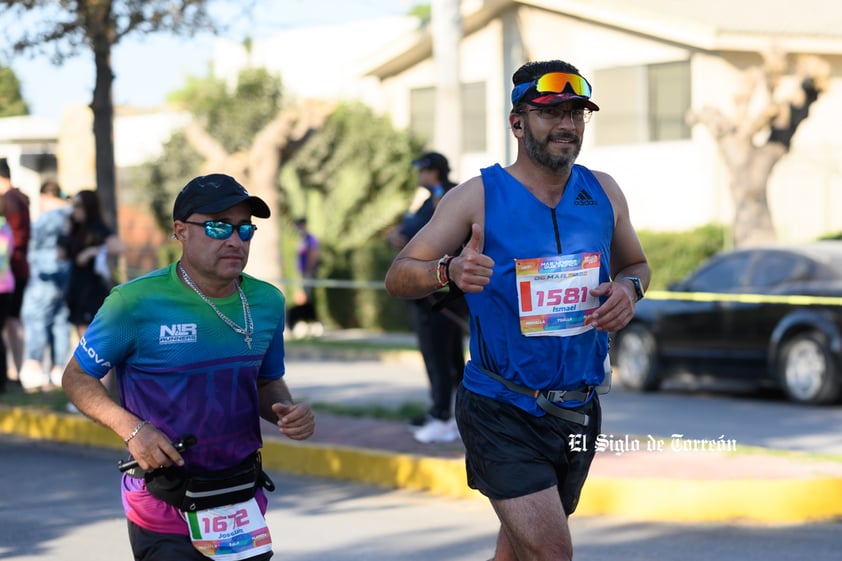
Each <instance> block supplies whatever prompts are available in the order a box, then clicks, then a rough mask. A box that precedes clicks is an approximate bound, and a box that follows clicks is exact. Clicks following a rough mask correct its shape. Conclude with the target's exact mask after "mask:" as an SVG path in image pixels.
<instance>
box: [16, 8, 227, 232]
mask: <svg viewBox="0 0 842 561" xmlns="http://www.w3.org/2000/svg"><path fill="white" fill-rule="evenodd" d="M210 1H211V0H144V1H139V0H123V1H119V0H110V1H109V0H64V1H62V2H58V3H57V2H54V1H52V0H0V6H2V7H3V8H2V9H3V10H4V15H5V16H6V22H7V23H8V22H10V21H12V20H18V21H24V20H26V21H34V23H33V24H32V25H31V26H29V25H27V26H18V27H16V26H12V25H6V26H5V28H4V31H5V32H6V33H7V35H9V36H11V37H14V39H13V48H14V51H15V52H17V53H48V52H49V53H51V55H52V60H53V62H54V63H55V64H61V63H62V62H63V61H64V60H65V59H66V58H69V57H72V56H76V55H77V54H79V52H80V51H82V50H89V51H90V52H91V54H92V55H93V59H94V67H95V85H94V91H93V98H92V100H91V104H90V107H91V110H92V111H93V117H94V125H93V130H94V146H95V159H96V163H95V166H96V186H97V191H98V192H99V195H100V198H101V200H102V205H103V212H104V213H105V215H106V219H107V220H108V221H109V222H110V223H111V224H112V225H116V224H117V193H116V170H115V164H114V122H113V121H114V104H113V100H112V91H111V90H112V83H113V82H114V72H113V70H112V67H111V50H112V49H113V47H114V46H115V45H117V44H118V43H119V42H120V41H121V40H123V39H124V38H125V37H126V36H128V35H131V34H138V33H139V34H148V33H155V32H160V31H167V32H173V33H184V32H186V33H193V32H196V31H198V30H200V29H207V30H212V29H213V25H212V23H211V20H210V17H209V15H208V12H207V5H208V4H209V3H210ZM129 71H130V70H129ZM137 71H139V72H148V69H147V68H139V69H137ZM150 79H152V80H154V79H155V78H154V76H150Z"/></svg>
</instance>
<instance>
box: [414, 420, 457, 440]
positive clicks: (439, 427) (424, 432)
mask: <svg viewBox="0 0 842 561" xmlns="http://www.w3.org/2000/svg"><path fill="white" fill-rule="evenodd" d="M413 438H415V440H417V441H418V442H423V443H424V444H429V443H431V442H453V441H455V440H456V439H457V438H459V429H457V428H456V419H452V418H451V419H448V420H447V421H442V420H440V419H431V420H430V421H429V422H428V423H427V424H426V425H424V426H423V427H421V428H420V429H418V430H417V431H415V434H414V435H413Z"/></svg>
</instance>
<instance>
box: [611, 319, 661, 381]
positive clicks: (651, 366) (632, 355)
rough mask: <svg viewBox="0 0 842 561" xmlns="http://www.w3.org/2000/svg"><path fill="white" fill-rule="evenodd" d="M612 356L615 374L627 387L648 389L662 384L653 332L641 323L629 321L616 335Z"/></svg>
mask: <svg viewBox="0 0 842 561" xmlns="http://www.w3.org/2000/svg"><path fill="white" fill-rule="evenodd" d="M616 344H617V347H616V350H615V354H614V356H615V357H616V364H617V378H618V379H619V381H620V383H621V384H622V385H623V386H625V387H626V388H628V389H630V390H635V391H643V392H651V391H655V390H657V389H658V388H660V387H661V377H660V375H659V373H658V353H657V347H656V345H655V336H654V335H652V332H651V331H649V330H648V329H647V328H646V327H644V326H642V325H640V324H635V323H633V324H630V325H628V326H627V327H626V328H624V329H623V330H622V331H620V333H619V334H618V337H617V343H616Z"/></svg>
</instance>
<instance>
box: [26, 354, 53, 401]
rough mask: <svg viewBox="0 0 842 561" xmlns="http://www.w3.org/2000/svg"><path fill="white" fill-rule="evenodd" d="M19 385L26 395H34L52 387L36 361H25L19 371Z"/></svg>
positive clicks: (48, 378)
mask: <svg viewBox="0 0 842 561" xmlns="http://www.w3.org/2000/svg"><path fill="white" fill-rule="evenodd" d="M20 384H21V386H23V391H25V392H26V393H34V392H39V391H42V389H48V388H50V387H52V384H51V383H50V377H49V376H48V375H47V373H46V372H44V371H43V370H42V369H41V363H40V362H38V361H37V360H27V361H25V362H24V363H23V366H22V367H21V369H20Z"/></svg>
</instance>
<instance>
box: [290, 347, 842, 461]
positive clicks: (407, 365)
mask: <svg viewBox="0 0 842 561" xmlns="http://www.w3.org/2000/svg"><path fill="white" fill-rule="evenodd" d="M411 356H412V355H410V357H411ZM287 383H288V384H289V385H290V387H291V388H292V391H293V395H295V396H296V398H298V399H306V400H307V401H310V402H325V403H345V404H349V405H369V404H377V405H388V406H394V407H397V406H399V405H401V404H403V403H407V402H409V403H428V399H429V398H428V385H427V379H426V375H425V373H424V369H423V366H422V365H421V364H420V363H419V362H418V361H417V360H403V361H399V362H379V361H375V360H363V361H341V362H340V361H311V360H296V359H291V360H289V361H288V362H287ZM694 388H700V389H694ZM603 405H604V407H603V410H604V415H605V416H604V423H603V432H604V433H606V434H614V435H626V434H629V435H653V436H657V437H666V438H669V437H670V436H671V435H673V434H684V435H685V437H686V438H701V439H705V438H706V439H714V440H715V439H717V438H719V436H720V435H724V437H725V438H726V439H733V440H735V441H736V442H737V444H738V445H743V446H762V447H766V448H776V449H784V450H795V451H807V452H817V453H823V454H833V455H838V456H842V405H836V406H831V407H807V406H800V405H795V404H792V403H788V402H786V401H784V400H783V399H782V398H780V397H774V396H771V397H770V396H764V397H757V396H754V395H752V394H750V393H747V392H746V390H745V388H742V387H740V386H738V385H735V384H730V385H729V384H724V383H717V384H713V383H704V384H702V383H700V382H698V381H694V380H689V379H678V380H676V381H673V382H671V383H670V384H669V386H668V387H667V388H666V390H665V391H662V392H659V393H653V394H636V393H630V392H627V391H623V389H622V388H620V387H615V388H613V389H612V391H611V392H610V393H609V394H607V395H605V396H603Z"/></svg>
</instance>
